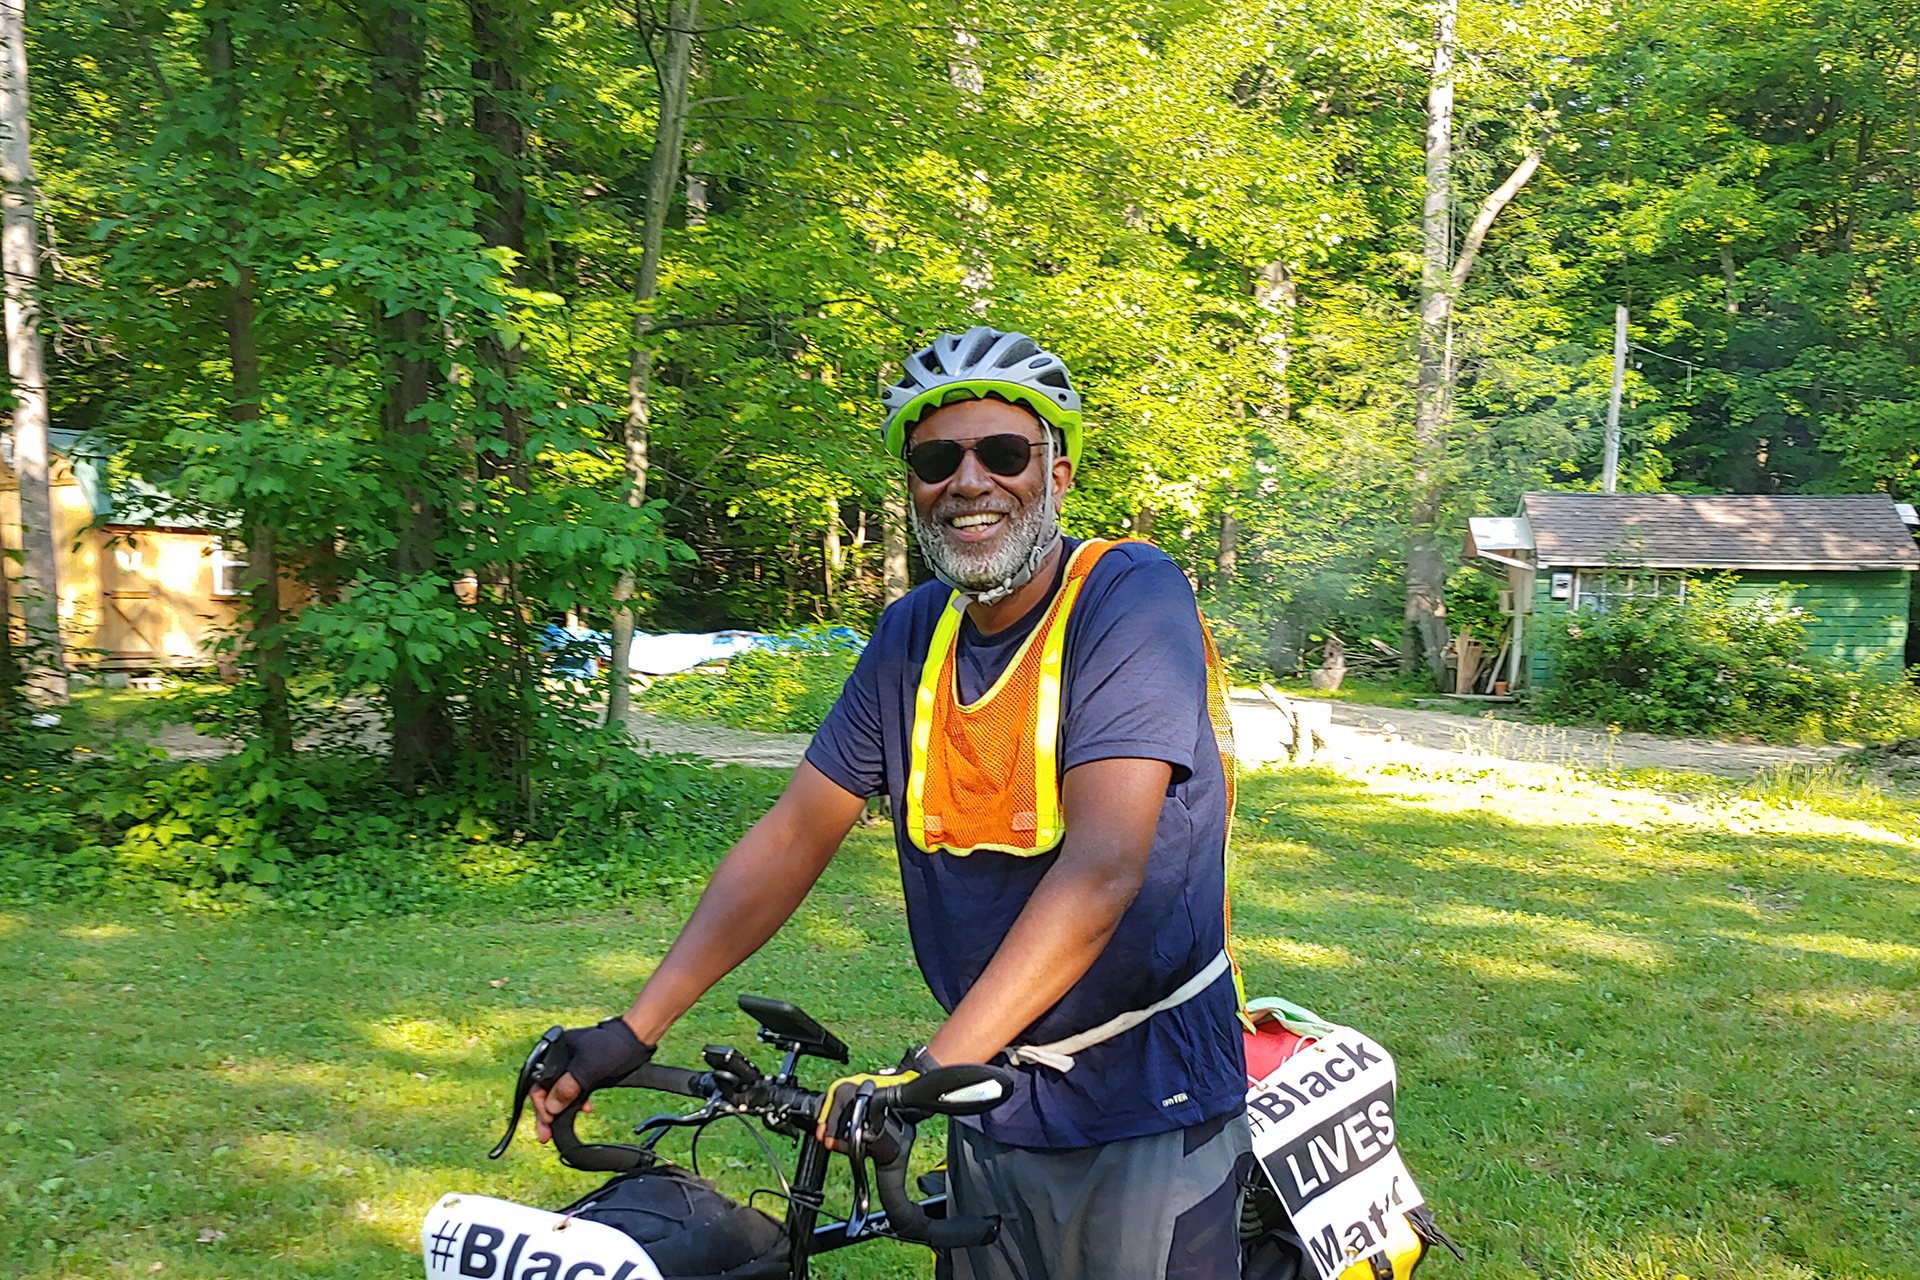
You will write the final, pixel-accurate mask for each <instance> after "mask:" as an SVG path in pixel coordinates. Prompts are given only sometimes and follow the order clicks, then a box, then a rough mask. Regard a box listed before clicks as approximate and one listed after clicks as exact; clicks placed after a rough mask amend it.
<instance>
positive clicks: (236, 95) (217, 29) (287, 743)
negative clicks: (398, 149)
mask: <svg viewBox="0 0 1920 1280" xmlns="http://www.w3.org/2000/svg"><path fill="white" fill-rule="evenodd" d="M207 79H208V81H209V82H210V83H212V84H213V86H214V88H215V90H216V91H217V100H218V104H219V106H218V110H219V121H220V130H219V134H218V136H217V137H216V138H215V139H214V143H215V145H216V146H217V147H218V148H219V150H220V153H221V156H222V158H223V159H225V161H226V162H227V165H228V174H227V181H228V182H229V183H230V184H231V187H230V188H229V190H228V191H227V193H226V195H227V198H228V200H229V201H230V202H232V204H233V206H234V207H235V209H236V212H234V213H232V214H230V215H229V216H228V217H227V220H226V237H227V252H228V254H229V255H231V258H232V267H233V279H232V281H231V282H230V283H227V284H226V286H225V289H224V290H223V292H224V295H225V296H224V298H223V299H222V302H223V305H222V307H221V320H222V322H223V324H224V325H225V328H226V333H227V364H228V367H229V371H230V372H229V378H230V382H229V388H230V389H229V391H228V396H227V418H228V420H229V421H231V422H233V423H235V424H239V423H245V422H257V421H259V419H260V344H259V338H258V332H257V325H256V322H257V317H258V302H257V297H258V292H257V282H256V276H255V273H254V267H253V262H252V260H251V259H250V258H249V257H248V255H247V253H246V250H245V246H244V243H243V242H244V239H245V225H244V223H243V221H242V219H241V217H240V215H239V213H238V211H237V208H238V200H239V198H240V190H241V188H242V186H243V184H244V181H245V179H244V177H243V174H244V169H243V164H244V157H243V155H242V152H241V146H240V139H241V119H240V117H241V99H240V93H241V90H240V84H239V81H238V78H237V77H236V76H235V75H234V54H233V25H232V23H231V22H230V21H229V20H228V18H227V17H226V15H225V14H224V13H222V14H220V15H218V16H211V15H210V16H209V17H208V19H207ZM249 505H251V504H249ZM246 539H247V579H248V582H247V595H248V596H249V598H250V609H249V617H248V620H247V626H248V633H249V637H250V643H249V647H250V648H251V649H252V657H253V666H254V671H255V674H256V675H257V676H258V677H259V680H260V695H261V696H260V728H261V731H262V733H263V734H264V736H265V738H266V742H267V750H268V752H269V753H270V754H271V755H272V756H273V757H274V758H275V759H281V760H284V759H287V758H289V757H291V756H292V755H293V715H292V711H291V709H290V708H289V706H288V703H287V673H286V654H285V651H284V649H283V647H282V646H281V644H280V641H279V636H278V632H279V626H280V563H279V555H278V544H279V540H278V538H276V537H275V536H274V528H273V525H272V524H271V523H270V522H268V521H267V520H265V519H264V518H261V517H259V516H258V515H256V516H255V518H254V519H253V520H252V521H250V522H249V526H248V531H247V534H246Z"/></svg>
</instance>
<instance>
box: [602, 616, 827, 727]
mask: <svg viewBox="0 0 1920 1280" xmlns="http://www.w3.org/2000/svg"><path fill="white" fill-rule="evenodd" d="M779 643H780V647H778V648H770V649H767V648H753V649H748V650H747V651H746V652H744V653H741V654H738V655H736V656H735V657H734V658H732V659H731V660H730V661H728V663H727V669H726V671H725V673H724V674H713V673H710V672H705V671H684V672H681V673H680V674H679V675H673V676H667V677H665V678H664V679H662V680H660V681H658V682H657V683H656V684H655V685H654V686H653V687H652V688H651V689H649V690H647V691H646V693H645V694H644V695H642V696H641V699H640V706H641V708H642V709H643V710H646V711H650V712H652V713H653V714H655V715H658V716H661V717H664V718H666V719H669V720H695V721H706V722H708V723H712V724H724V725H731V726H733V727H734V728H736V729H764V730H769V731H774V732H782V733H812V732H813V731H814V730H815V729H818V728H819V727H820V722H821V721H822V720H824V719H826V716H827V712H828V711H829V710H831V709H832V707H833V704H834V700H835V699H837V698H838V697H839V696H840V689H841V686H843V685H845V684H846V682H847V677H848V676H850V675H852V674H853V664H854V663H855V661H857V660H858V658H859V656H860V655H859V654H858V653H857V652H855V651H854V650H853V649H852V648H850V647H848V643H847V640H846V638H845V636H844V634H842V635H840V636H835V635H832V634H829V633H827V632H825V631H816V630H801V631H795V632H792V633H790V634H788V635H786V636H783V637H781V638H780V642H779Z"/></svg>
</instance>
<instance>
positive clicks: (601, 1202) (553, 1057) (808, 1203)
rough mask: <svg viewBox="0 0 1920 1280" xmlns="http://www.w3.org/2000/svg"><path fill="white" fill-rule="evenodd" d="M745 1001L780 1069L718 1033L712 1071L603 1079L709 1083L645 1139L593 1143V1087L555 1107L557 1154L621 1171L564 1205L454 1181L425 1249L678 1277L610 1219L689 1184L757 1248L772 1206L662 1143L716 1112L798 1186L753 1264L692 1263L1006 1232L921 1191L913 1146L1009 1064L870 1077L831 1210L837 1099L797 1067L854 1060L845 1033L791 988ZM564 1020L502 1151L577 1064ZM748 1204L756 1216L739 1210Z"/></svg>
mask: <svg viewBox="0 0 1920 1280" xmlns="http://www.w3.org/2000/svg"><path fill="white" fill-rule="evenodd" d="M739 1004H740V1008H741V1010H742V1011H743V1012H745V1013H747V1014H748V1015H749V1016H751V1017H753V1018H754V1019H756V1020H757V1021H758V1023H759V1031H758V1038H759V1040H760V1041H761V1042H762V1043H764V1044H768V1045H771V1046H773V1047H774V1048H775V1049H777V1050H779V1051H780V1053H781V1055H782V1058H781V1063H780V1067H779V1069H778V1070H777V1071H776V1072H774V1074H772V1075H767V1074H765V1073H764V1072H762V1071H761V1070H760V1068H759V1067H758V1066H757V1065H755V1063H754V1062H753V1061H752V1060H751V1059H750V1058H748V1057H747V1056H746V1055H745V1054H744V1053H741V1052H740V1051H739V1050H737V1049H735V1048H733V1047H732V1046H730V1045H708V1046H707V1047H706V1049H705V1051H704V1052H703V1054H702V1056H703V1058H704V1059H705V1061H706V1069H705V1070H703V1071H693V1070H689V1069H687V1068H684V1067H673V1066H667V1065H665V1064H662V1063H649V1064H648V1065H646V1066H644V1067H641V1068H640V1069H639V1070H638V1071H635V1072H633V1073H632V1074H631V1075H628V1076H626V1077H624V1078H622V1079H620V1080H617V1081H614V1082H613V1083H611V1084H609V1085H605V1086H602V1087H603V1088H639V1089H654V1090H658V1091H661V1092H665V1093H672V1094H678V1095H681V1096H684V1097H688V1098H697V1099H700V1100H701V1101H702V1105H701V1106H700V1107H698V1108H696V1109H695V1110H693V1111H691V1112H688V1113H686V1114H684V1115H672V1114H660V1115H655V1116H651V1117H649V1118H648V1119H646V1120H645V1121H643V1122H642V1123H641V1124H639V1125H638V1126H636V1127H635V1129H634V1134H635V1136H636V1137H638V1138H640V1141H639V1142H637V1143H625V1142H582V1141H581V1140H580V1138H579V1136H578V1135H577V1133H576V1132H575V1121H576V1119H577V1118H578V1116H579V1112H580V1106H581V1102H584V1099H582V1100H581V1102H576V1103H575V1104H574V1105H573V1106H571V1107H569V1108H567V1109H566V1110H565V1111H563V1112H561V1113H560V1114H559V1115H558V1116H556V1117H554V1122H553V1144H554V1149H555V1151H556V1153H557V1154H558V1155H559V1157H560V1159H561V1161H562V1162H563V1163H564V1164H566V1165H568V1166H569V1167H571V1168H574V1169H578V1170H580V1171H582V1172H587V1173H610V1174H614V1175H616V1177H615V1178H614V1179H613V1180H612V1181H611V1182H609V1183H607V1184H605V1185H604V1186H602V1187H601V1188H600V1189H599V1190H598V1191H596V1192H593V1193H590V1194H589V1195H588V1196H585V1197H582V1199H580V1200H578V1201H576V1202H575V1203H574V1204H573V1205H570V1206H568V1208H567V1209H565V1210H562V1211H560V1212H557V1213H556V1212H550V1211H547V1210H541V1209H535V1208H532V1207H530V1206H526V1205H519V1204H514V1203H512V1202H510V1201H505V1200H497V1199H493V1198H491V1197H487V1196H471V1195H463V1194H460V1193H452V1194H449V1195H445V1196H442V1197H441V1198H440V1200H439V1201H438V1202H436V1203H435V1205H434V1207H433V1208H432V1209H431V1210H429V1211H428V1213H427V1217H426V1219H425V1221H424V1222H423V1223H422V1224H421V1231H420V1237H421V1257H422V1261H423V1263H424V1264H425V1267H426V1273H427V1276H428V1277H429V1280H442V1278H443V1277H455V1276H457V1277H461V1278H462V1280H599V1278H600V1277H605V1278H606V1280H675V1275H674V1274H663V1272H662V1271H661V1269H660V1267H659V1266H658V1265H657V1264H656V1260H655V1255H656V1254H657V1253H659V1252H661V1250H660V1247H659V1245H658V1243H657V1242H656V1244H655V1247H654V1249H653V1250H652V1251H651V1252H650V1251H649V1248H648V1245H647V1244H645V1243H643V1242H642V1240H641V1239H640V1237H639V1236H638V1235H635V1234H629V1233H628V1232H627V1231H623V1230H621V1229H619V1228H617V1227H615V1226H611V1225H608V1223H607V1222H605V1221H601V1220H600V1219H618V1217H619V1213H620V1212H627V1213H629V1216H631V1215H632V1214H635V1213H638V1214H641V1215H642V1216H644V1215H645V1214H646V1213H648V1212H651V1210H649V1209H646V1208H644V1207H643V1208H641V1209H634V1208H632V1203H633V1202H641V1201H648V1200H649V1197H651V1198H652V1199H656V1200H657V1199H659V1198H660V1197H661V1195H663V1194H665V1195H666V1197H667V1198H668V1199H670V1200H673V1201H674V1202H675V1203H678V1202H679V1199H681V1198H685V1199H687V1200H689V1202H690V1203H691V1202H692V1201H694V1200H698V1202H699V1204H700V1205H701V1206H703V1208H702V1209H701V1210H700V1212H703V1213H705V1215H706V1220H705V1221H704V1222H703V1224H702V1226H701V1227H700V1230H702V1231H705V1232H708V1233H713V1232H715V1231H724V1230H725V1229H727V1228H726V1227H725V1226H716V1224H718V1223H727V1224H732V1226H733V1228H734V1229H735V1230H736V1231H737V1232H738V1235H739V1239H738V1240H735V1241H734V1242H733V1243H737V1244H740V1245H741V1247H743V1248H751V1247H757V1245H758V1244H759V1243H760V1235H763V1234H764V1233H765V1230H766V1228H764V1227H763V1226H762V1225H761V1222H760V1219H765V1221H766V1222H767V1223H770V1224H771V1223H773V1220H772V1219H771V1218H769V1217H767V1215H765V1214H761V1213H760V1212H759V1211H758V1210H757V1209H752V1208H750V1207H749V1206H744V1205H740V1204H739V1203H738V1202H736V1201H732V1200H729V1199H727V1198H726V1197H725V1196H722V1195H721V1194H720V1193H719V1192H717V1191H715V1190H713V1189H712V1188H711V1186H710V1185H709V1184H705V1183H702V1182H698V1181H697V1180H696V1179H695V1178H694V1176H693V1175H689V1174H688V1173H687V1172H686V1171H685V1170H683V1169H680V1168H679V1167H678V1166H675V1165H672V1164H670V1163H669V1162H667V1161H666V1160H665V1159H664V1158H662V1157H661V1156H660V1155H659V1154H658V1152H657V1151H656V1149H655V1148H656V1146H657V1144H658V1143H659V1141H660V1139H661V1138H662V1137H663V1136H665V1135H666V1134H667V1133H668V1132H670V1131H672V1130H674V1129H692V1130H693V1131H694V1136H693V1143H694V1148H695V1150H696V1151H697V1148H698V1142H699V1135H700V1133H701V1132H703V1131H704V1130H705V1129H706V1127H707V1126H708V1125H710V1124H712V1123H714V1122H715V1121H718V1120H724V1119H729V1118H737V1119H739V1120H741V1121H742V1122H743V1123H746V1124H747V1127H748V1132H749V1133H751V1134H752V1135H753V1137H754V1139H755V1141H756V1142H758V1143H759V1145H760V1148H761V1150H762V1151H763V1152H764V1153H765V1154H766V1156H767V1159H768V1162H769V1163H770V1164H771V1165H772V1166H773V1169H774V1173H775V1175H776V1177H778V1178H779V1180H780V1183H781V1192H780V1194H781V1195H783V1196H784V1197H785V1199H786V1201H787V1213H786V1220H785V1223H784V1225H781V1224H773V1226H774V1227H775V1228H776V1229H778V1230H779V1232H780V1233H781V1234H780V1237H779V1239H778V1240H777V1241H776V1242H775V1245H770V1246H769V1247H768V1248H767V1249H765V1250H762V1251H761V1252H760V1253H759V1254H758V1255H757V1256H755V1257H754V1258H752V1259H751V1261H750V1265H749V1264H742V1265H739V1266H731V1267H729V1268H727V1269H725V1270H722V1271H711V1272H704V1273H688V1274H716V1275H725V1276H728V1277H742V1278H744V1277H749V1276H751V1277H781V1276H784V1277H786V1278H787V1280H806V1277H807V1271H808V1262H809V1260H810V1259H811V1258H813V1257H815V1256H817V1255H819V1254H823V1253H827V1252H830V1251H832V1250H836V1249H843V1248H847V1247H850V1246H852V1245H856V1244H861V1243H864V1242H866V1241H869V1240H875V1239H882V1238H889V1239H895V1240H904V1241H909V1242H912V1243H917V1244H923V1245H926V1246H928V1247H929V1248H932V1249H936V1250H946V1249H955V1248H968V1247H974V1246H980V1245H986V1244H990V1243H992V1242H993V1241H994V1240H995V1239H996V1238H997V1236H998V1233H999V1227H1000V1222H999V1219H998V1218H986V1217H949V1216H948V1215H947V1208H948V1205H947V1199H946V1196H945V1195H944V1194H940V1193H933V1194H927V1195H925V1196H924V1198H921V1199H915V1198H914V1197H913V1196H911V1195H909V1194H908V1192H907V1188H906V1173H907V1161H908V1157H909V1156H910V1155H911V1153H912V1150H913V1142H914V1138H915V1136H916V1134H917V1129H916V1125H917V1124H918V1123H920V1122H922V1121H924V1120H926V1119H928V1118H930V1117H932V1116H936V1115H944V1116H966V1115H978V1114H980V1113H982V1112H986V1111H990V1110H992V1109H993V1108H994V1107H996V1106H998V1105H1000V1103H1001V1102H1003V1101H1005V1100H1006V1099H1007V1098H1008V1097H1009V1096H1010V1095H1011V1093H1012V1091H1013V1087H1014V1081H1013V1076H1012V1075H1011V1073H1009V1072H1007V1071H1005V1070H1003V1069H1000V1068H997V1067H990V1066H978V1065H962V1066H952V1067H941V1068H939V1069H937V1070H934V1071H930V1072H928V1073H926V1074H925V1075H922V1076H919V1077H916V1078H915V1079H912V1080H909V1081H907V1082H905V1083H903V1084H898V1085H885V1086H880V1087H875V1086H874V1085H872V1084H871V1083H868V1084H863V1085H862V1086H861V1087H860V1090H859V1093H858V1094H857V1096H856V1097H855V1099H854V1101H853V1104H852V1106H851V1108H850V1109H849V1112H848V1119H847V1126H846V1134H847V1136H846V1137H845V1138H842V1139H840V1140H839V1143H838V1145H839V1146H840V1148H841V1151H842V1154H844V1155H845V1156H846V1157H847V1159H848V1161H849V1162H850V1164H851V1166H852V1182H853V1201H852V1206H851V1209H850V1211H849V1212H848V1214H847V1216H846V1217H845V1218H842V1219H838V1220H835V1221H830V1222H821V1221H820V1220H819V1219H820V1215H821V1213H822V1210H823V1209H824V1207H825V1203H824V1197H823V1194H822V1192H823V1189H824V1187H825V1185H826V1176H827V1168H828V1158H829V1156H830V1155H831V1154H832V1153H831V1152H830V1151H829V1149H828V1148H827V1147H826V1146H825V1145H823V1144H822V1143H821V1142H820V1141H819V1140H818V1139H817V1138H816V1137H815V1136H814V1129H815V1125H816V1124H817V1122H818V1119H819V1117H820V1114H821V1111H822V1108H823V1107H824V1106H825V1105H826V1095H825V1094H822V1093H817V1092H814V1091H813V1090H810V1089H807V1088H804V1087H803V1086H801V1085H800V1084H799V1083H798V1076H797V1072H798V1067H799V1064H800V1060H801V1059H802V1058H805V1057H816V1058H823V1059H826V1060H828V1061H831V1062H841V1063H844V1062H846V1061H847V1060H848V1057H849V1054H848V1050H847V1046H846V1044H845V1043H844V1042H843V1041H841V1039H840V1038H839V1037H838V1036H836V1035H834V1034H833V1033H832V1032H831V1031H828V1030H827V1029H826V1028H825V1027H823V1026H821V1025H820V1024H819V1023H818V1022H817V1021H815V1020H814V1019H813V1018H812V1017H810V1016H809V1015H808V1014H807V1013H806V1012H804V1011H803V1010H801V1009H799V1008H797V1007H796V1006H794V1005H792V1004H789V1003H787V1002H786V1001H784V1000H772V999H767V998H764V997H760V996H752V995H742V996H741V997H740V998H739ZM561 1031H562V1029H561V1028H560V1027H554V1028H552V1029H550V1030H549V1031H548V1032H547V1033H546V1034H545V1035H543V1036H542V1037H541V1038H540V1040H539V1041H538V1042H537V1043H536V1044H535V1045H534V1046H533V1049H532V1050H531V1051H530V1052H529V1053H528V1054H527V1057H526V1060H525V1062H523V1063H522V1064H521V1067H520V1075H519V1078H518V1080H517V1082H516V1084H515V1087H514V1100H513V1111H512V1115H511V1117H510V1118H509V1120H508V1122H507V1131H506V1133H505V1134H504V1135H503V1136H502V1137H501V1139H500V1141H499V1143H497V1144H496V1145H495V1146H494V1148H493V1150H492V1152H491V1153H490V1158H493V1159H498V1158H499V1157H500V1156H501V1155H502V1154H504V1153H505V1152H506V1150H507V1147H508V1145H509V1144H510V1143H511V1142H512V1141H513V1137H514V1134H515V1132H516V1131H517V1130H518V1128H519V1124H520V1119H521V1116H522V1114H523V1112H524V1110H525V1106H526V1102H527V1098H528V1095H529V1093H530V1092H531V1090H532V1089H533V1087H534V1085H535V1084H539V1085H541V1086H543V1087H544V1086H546V1085H548V1084H551V1083H552V1082H553V1081H555V1080H558V1079H559V1078H560V1076H561V1074H562V1073H564V1072H565V1070H566V1066H567V1063H566V1060H565V1052H566V1051H565V1048H564V1046H563V1045H562V1044H561V1042H560V1040H559V1037H560V1035H561ZM755 1120H757V1121H759V1122H760V1123H761V1124H762V1125H764V1126H765V1127H766V1128H767V1129H769V1130H771V1131H772V1132H774V1133H777V1134H780V1135H782V1136H785V1137H790V1138H795V1139H798V1141H799V1149H798V1152H797V1154H796V1156H795V1163H794V1171H793V1176H792V1177H791V1178H788V1177H787V1176H786V1173H785V1171H784V1169H783V1168H782V1167H781V1164H780V1162H779V1161H778V1160H777V1159H776V1158H775V1156H774V1154H773V1149H772V1148H771V1147H770V1146H769V1145H768V1144H767V1141H766V1139H765V1138H763V1137H761V1136H760V1134H759V1133H758V1132H757V1131H756V1130H754V1128H753V1126H752V1121H755ZM869 1162H871V1163H872V1165H873V1174H872V1176H871V1178H869V1176H868V1173H867V1165H868V1163H869ZM649 1180H651V1182H649ZM922 1189H923V1192H924V1191H929V1190H931V1187H930V1186H929V1185H928V1180H927V1179H922ZM616 1192H618V1194H616ZM875 1192H877V1193H878V1196H879V1200H880V1208H879V1209H878V1210H875V1209H874V1207H873V1196H874V1194H875ZM616 1202H621V1203H622V1204H624V1205H625V1207H624V1208H622V1207H620V1205H618V1204H616ZM596 1211H597V1212H598V1216H597V1217H596ZM742 1213H744V1214H746V1215H750V1216H748V1217H745V1218H742V1217H740V1216H739V1215H740V1214H742ZM751 1215H757V1217H756V1216H751ZM719 1243H722V1244H725V1243H728V1242H727V1241H725V1240H722V1241H720V1242H719ZM776 1245H777V1247H776ZM676 1274H677V1273H676Z"/></svg>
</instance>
